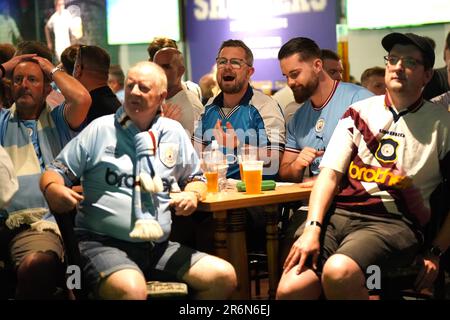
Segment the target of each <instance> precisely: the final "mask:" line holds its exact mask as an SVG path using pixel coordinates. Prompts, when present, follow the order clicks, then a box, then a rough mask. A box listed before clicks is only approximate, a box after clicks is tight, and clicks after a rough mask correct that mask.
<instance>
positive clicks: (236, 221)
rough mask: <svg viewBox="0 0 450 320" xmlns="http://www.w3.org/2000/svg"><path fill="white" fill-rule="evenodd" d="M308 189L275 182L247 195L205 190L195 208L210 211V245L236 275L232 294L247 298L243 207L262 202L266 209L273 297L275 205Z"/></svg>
mask: <svg viewBox="0 0 450 320" xmlns="http://www.w3.org/2000/svg"><path fill="white" fill-rule="evenodd" d="M310 193H311V189H309V188H308V189H306V188H300V187H299V186H298V185H296V184H292V185H282V186H277V187H276V189H275V190H271V191H263V192H262V193H261V194H255V195H248V194H245V193H244V192H237V191H233V190H231V191H226V192H221V193H217V194H208V195H207V197H206V200H205V201H202V202H200V203H199V205H198V210H199V211H204V212H211V213H213V216H214V220H215V232H214V246H215V249H216V253H217V255H218V256H219V257H221V258H224V259H226V260H228V261H229V262H230V263H231V264H232V265H233V266H234V268H235V270H236V274H237V277H238V290H237V293H236V294H235V295H234V297H233V298H236V299H250V281H249V273H248V257H247V246H246V239H245V210H244V208H249V207H259V206H264V208H265V210H264V211H265V213H266V246H267V264H268V271H269V297H270V298H274V297H275V293H276V287H277V283H278V278H279V275H278V226H277V224H278V208H277V205H278V204H281V203H287V202H294V201H300V200H306V199H308V198H309V195H310Z"/></svg>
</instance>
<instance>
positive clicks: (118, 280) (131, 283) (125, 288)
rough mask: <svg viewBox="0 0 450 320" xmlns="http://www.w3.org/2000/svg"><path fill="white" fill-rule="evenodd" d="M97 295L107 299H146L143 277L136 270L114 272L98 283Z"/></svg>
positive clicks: (145, 286)
mask: <svg viewBox="0 0 450 320" xmlns="http://www.w3.org/2000/svg"><path fill="white" fill-rule="evenodd" d="M98 295H99V297H100V298H101V299H107V300H146V299H147V285H146V282H145V278H144V277H143V276H142V274H141V273H139V272H138V271H136V270H133V269H125V270H120V271H117V272H114V273H113V274H111V275H110V276H108V277H107V278H106V279H104V280H103V281H102V282H101V283H100V287H99V290H98Z"/></svg>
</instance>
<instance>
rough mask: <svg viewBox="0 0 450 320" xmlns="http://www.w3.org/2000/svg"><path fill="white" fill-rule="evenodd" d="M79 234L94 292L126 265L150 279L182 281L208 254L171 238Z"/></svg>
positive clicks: (85, 270) (87, 278)
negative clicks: (127, 238)
mask: <svg viewBox="0 0 450 320" xmlns="http://www.w3.org/2000/svg"><path fill="white" fill-rule="evenodd" d="M77 236H78V239H79V246H80V251H81V258H82V263H83V266H82V268H83V277H84V281H85V285H87V286H88V289H89V290H90V291H93V292H95V293H97V290H98V286H99V284H100V282H101V280H103V279H105V278H107V277H108V276H110V275H111V274H112V273H114V272H116V271H119V270H123V269H134V270H137V271H138V272H140V273H142V274H143V276H144V277H145V279H147V280H159V281H180V280H181V279H182V277H183V275H184V274H185V273H186V272H187V271H188V270H189V269H190V267H191V266H193V265H194V264H195V263H196V262H197V261H199V260H200V259H201V258H203V257H205V256H206V255H207V254H206V253H203V252H199V251H196V250H194V249H191V248H189V247H186V246H183V245H181V244H179V243H177V242H171V241H165V242H162V243H152V242H128V241H123V240H118V239H115V238H111V237H108V236H104V235H98V234H94V233H90V232H86V231H77Z"/></svg>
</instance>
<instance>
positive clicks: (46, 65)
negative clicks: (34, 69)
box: [33, 56, 55, 79]
mask: <svg viewBox="0 0 450 320" xmlns="http://www.w3.org/2000/svg"><path fill="white" fill-rule="evenodd" d="M33 60H34V61H36V62H37V63H38V64H39V66H40V67H41V69H42V71H43V72H44V73H45V74H46V75H47V77H49V78H50V79H51V78H52V77H51V75H50V72H52V70H53V69H54V68H55V66H54V65H53V63H51V62H50V61H48V60H47V59H45V58H42V57H38V56H36V57H33Z"/></svg>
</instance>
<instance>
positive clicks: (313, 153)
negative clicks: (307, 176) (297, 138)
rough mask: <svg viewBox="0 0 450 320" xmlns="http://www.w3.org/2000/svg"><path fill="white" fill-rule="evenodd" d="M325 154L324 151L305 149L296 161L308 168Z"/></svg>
mask: <svg viewBox="0 0 450 320" xmlns="http://www.w3.org/2000/svg"><path fill="white" fill-rule="evenodd" d="M323 154H324V151H323V150H321V151H317V150H316V149H314V148H311V147H304V148H303V149H302V151H301V152H300V154H299V155H298V157H297V159H296V160H295V161H296V162H297V163H299V164H300V165H301V166H302V167H305V168H306V167H309V166H310V165H311V163H312V162H313V161H314V159H315V158H317V157H320V156H322V155H323Z"/></svg>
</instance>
